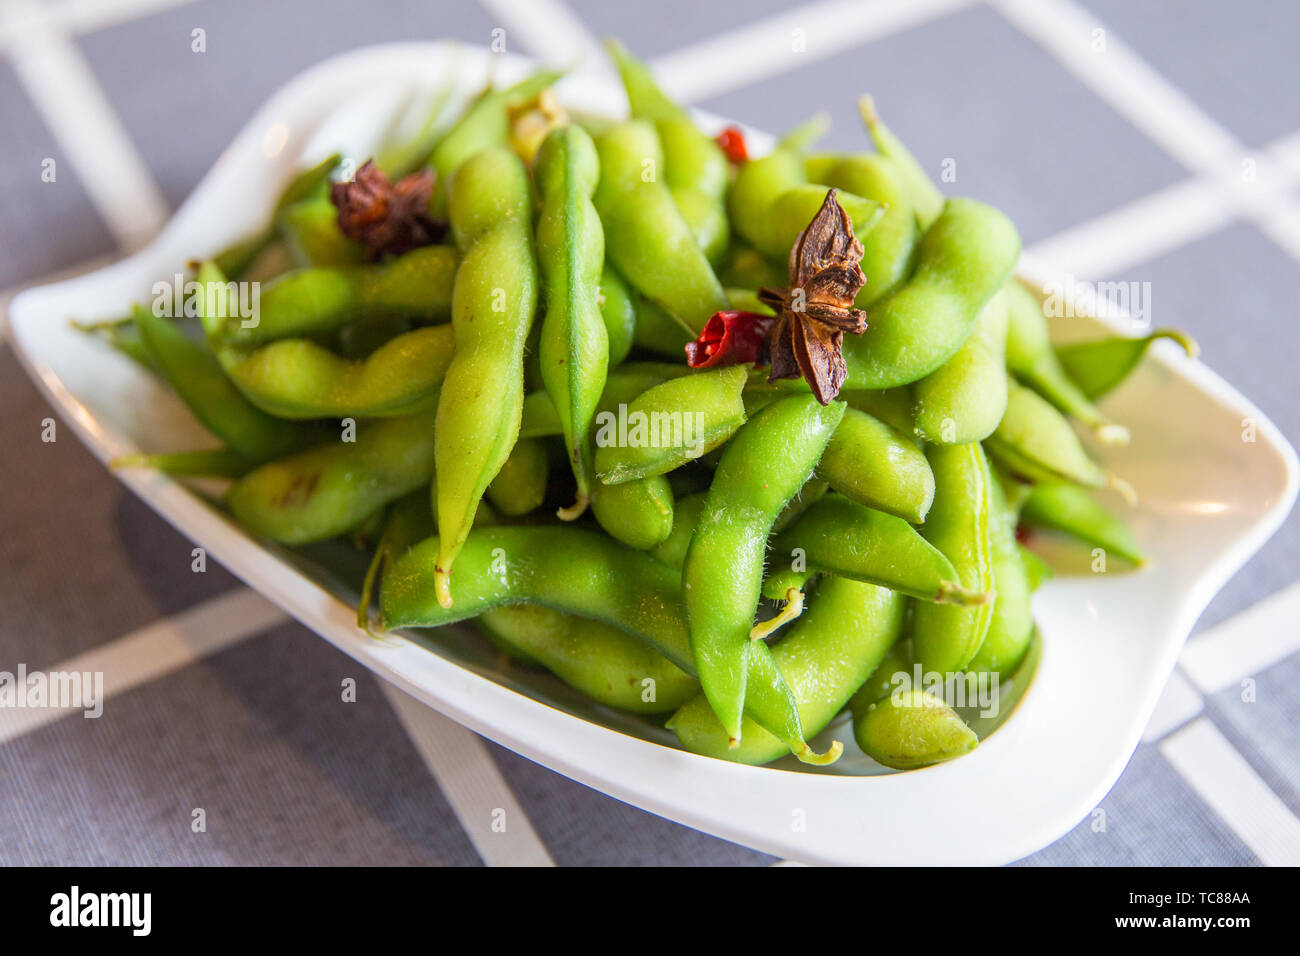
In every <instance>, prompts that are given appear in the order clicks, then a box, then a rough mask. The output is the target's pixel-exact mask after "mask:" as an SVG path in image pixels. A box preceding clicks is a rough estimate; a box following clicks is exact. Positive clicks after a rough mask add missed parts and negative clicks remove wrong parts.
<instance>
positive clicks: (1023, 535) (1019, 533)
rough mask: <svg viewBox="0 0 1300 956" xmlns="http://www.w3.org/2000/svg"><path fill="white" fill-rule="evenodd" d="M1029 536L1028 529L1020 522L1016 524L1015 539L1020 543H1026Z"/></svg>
mask: <svg viewBox="0 0 1300 956" xmlns="http://www.w3.org/2000/svg"><path fill="white" fill-rule="evenodd" d="M1029 538H1030V534H1029V529H1028V528H1026V527H1025V526H1024V525H1022V524H1018V525H1016V540H1017V541H1019V542H1020V543H1021V544H1028V543H1029Z"/></svg>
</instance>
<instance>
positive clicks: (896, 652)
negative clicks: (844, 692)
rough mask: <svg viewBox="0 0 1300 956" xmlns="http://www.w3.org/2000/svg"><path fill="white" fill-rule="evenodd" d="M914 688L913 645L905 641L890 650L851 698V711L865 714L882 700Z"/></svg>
mask: <svg viewBox="0 0 1300 956" xmlns="http://www.w3.org/2000/svg"><path fill="white" fill-rule="evenodd" d="M911 686H912V645H911V642H909V641H908V640H906V639H904V640H901V641H899V642H898V643H896V644H895V645H894V646H893V647H891V648H890V649H889V652H888V653H887V654H885V656H884V657H883V658H882V659H881V661H880V663H879V664H877V665H876V669H875V670H874V671H872V672H871V676H870V677H868V678H867V679H866V681H865V682H864V683H863V685H862V686H861V687H859V688H858V690H857V693H855V694H854V695H853V696H852V697H851V698H849V710H850V711H852V712H853V713H854V714H855V715H856V714H861V713H864V712H865V711H866V710H867V708H868V707H870V706H871V705H872V704H874V703H875V702H876V701H878V700H880V698H882V697H885V696H887V695H889V694H891V693H892V692H893V691H895V690H897V689H901V688H903V687H911Z"/></svg>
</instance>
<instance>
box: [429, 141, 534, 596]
mask: <svg viewBox="0 0 1300 956" xmlns="http://www.w3.org/2000/svg"><path fill="white" fill-rule="evenodd" d="M448 207H449V211H450V218H451V228H452V232H453V233H454V234H455V237H456V242H457V245H459V246H460V247H461V249H462V251H463V253H464V258H463V259H462V260H461V264H460V266H459V268H458V269H457V270H456V286H455V292H454V294H453V296H452V319H451V321H452V328H453V329H454V330H455V334H456V353H455V356H454V357H453V358H452V362H451V367H450V368H449V369H448V370H447V376H446V379H445V380H444V382H443V387H442V395H441V398H440V399H439V401H438V420H437V429H436V431H435V435H434V444H435V449H436V451H435V455H436V461H437V471H438V505H437V515H438V533H439V536H440V541H441V544H440V547H439V551H438V569H437V574H436V575H435V584H436V587H437V594H438V600H439V601H440V602H441V603H442V604H443V605H444V606H450V605H451V601H452V595H451V568H452V563H453V562H454V561H455V559H456V555H457V553H458V552H459V551H460V548H461V545H462V544H463V543H464V541H465V536H466V535H467V534H468V533H469V529H470V526H471V525H472V524H473V522H474V510H475V508H477V507H478V502H479V499H481V498H482V497H483V492H484V491H486V490H487V486H488V485H489V484H490V483H491V481H492V479H493V478H495V477H496V475H497V472H499V471H500V470H501V466H502V465H504V464H505V461H506V459H507V458H508V457H509V455H510V450H511V448H513V447H514V444H515V440H516V438H517V437H518V435H519V424H520V419H521V416H522V413H523V402H524V343H525V342H526V341H527V339H528V332H529V329H530V328H531V327H532V323H533V313H534V311H535V309H536V307H537V281H538V277H537V262H536V260H535V259H534V256H533V230H532V200H531V198H530V194H529V188H528V174H527V173H526V172H525V170H524V167H523V163H522V162H520V160H519V158H518V157H517V156H515V155H514V154H513V153H511V152H510V151H509V150H506V149H502V148H499V147H494V148H489V149H485V150H483V151H481V152H478V153H475V154H474V156H472V157H471V158H470V159H469V160H467V161H466V162H465V163H464V165H462V166H461V167H460V169H459V170H458V171H457V173H456V179H455V181H454V182H453V183H452V188H451V198H450V201H449V203H448Z"/></svg>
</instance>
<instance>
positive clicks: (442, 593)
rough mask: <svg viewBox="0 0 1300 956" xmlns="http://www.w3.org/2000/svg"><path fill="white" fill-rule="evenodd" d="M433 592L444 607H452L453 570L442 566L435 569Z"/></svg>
mask: <svg viewBox="0 0 1300 956" xmlns="http://www.w3.org/2000/svg"><path fill="white" fill-rule="evenodd" d="M433 590H434V592H435V593H436V594H437V595H438V603H439V604H440V605H441V606H442V607H444V608H449V607H451V569H449V568H444V567H442V566H441V565H439V566H438V567H435V568H434V569H433Z"/></svg>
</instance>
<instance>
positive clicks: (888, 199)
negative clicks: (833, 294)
mask: <svg viewBox="0 0 1300 956" xmlns="http://www.w3.org/2000/svg"><path fill="white" fill-rule="evenodd" d="M804 165H805V169H806V171H807V172H808V178H809V179H811V180H813V181H814V182H819V183H822V182H824V183H826V184H827V185H829V186H834V187H836V188H837V189H840V190H843V193H841V195H843V194H844V193H851V194H853V195H854V196H861V197H862V198H863V199H867V200H871V201H874V202H877V203H880V204H881V206H882V213H881V215H880V218H879V219H878V220H877V221H876V223H875V224H874V225H873V226H872V227H871V228H870V229H869V230H867V231H865V232H861V231H859V230H858V221H857V219H856V218H855V219H854V220H853V225H854V230H855V232H857V233H858V239H859V241H861V243H862V248H863V255H862V272H863V274H864V275H865V276H866V278H867V284H866V285H864V286H863V287H862V291H861V292H859V293H858V297H857V299H856V300H854V305H856V306H857V307H858V308H859V309H865V308H867V307H868V306H870V305H871V304H872V303H873V302H875V301H876V300H877V299H879V298H881V297H882V296H884V295H885V294H886V293H888V292H890V291H892V290H893V289H894V288H895V287H897V286H899V285H900V284H901V283H902V282H903V281H904V280H905V279H906V278H907V275H908V273H909V272H910V271H911V268H912V257H913V255H914V254H915V252H916V244H917V242H918V241H920V238H921V232H920V230H919V229H918V227H917V223H916V214H915V212H914V211H913V209H912V203H911V201H910V200H909V199H908V196H907V188H906V184H905V183H904V181H903V176H902V173H901V172H900V171H899V169H898V166H897V164H896V163H895V162H894V161H893V160H891V159H889V157H887V156H883V155H879V154H877V155H871V154H864V155H860V156H848V157H844V158H841V159H837V160H835V161H833V162H832V163H831V164H830V165H829V167H828V168H826V169H825V171H824V172H822V170H820V169H819V164H817V163H812V162H805V164H804ZM815 171H816V172H820V173H821V175H813V173H814V172H815ZM846 208H847V207H846Z"/></svg>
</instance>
